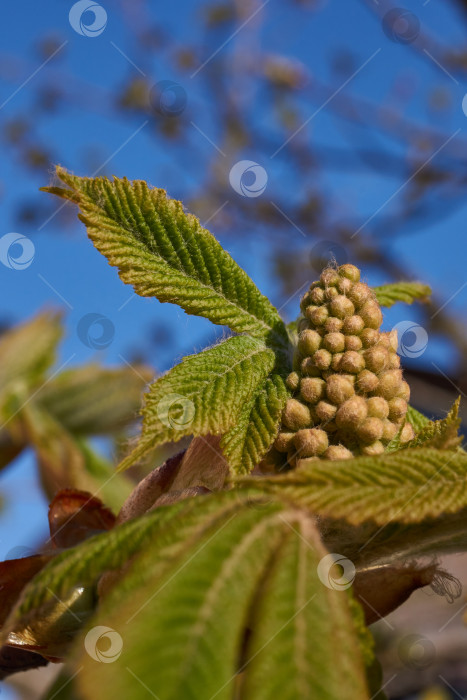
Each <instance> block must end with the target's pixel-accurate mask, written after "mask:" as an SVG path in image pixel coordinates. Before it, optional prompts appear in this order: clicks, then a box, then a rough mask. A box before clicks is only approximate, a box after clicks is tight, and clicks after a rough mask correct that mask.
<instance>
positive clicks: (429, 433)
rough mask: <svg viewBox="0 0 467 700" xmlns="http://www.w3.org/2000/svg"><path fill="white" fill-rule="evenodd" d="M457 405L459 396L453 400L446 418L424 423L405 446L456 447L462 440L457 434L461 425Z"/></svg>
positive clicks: (443, 448)
mask: <svg viewBox="0 0 467 700" xmlns="http://www.w3.org/2000/svg"><path fill="white" fill-rule="evenodd" d="M459 405H460V396H459V397H458V398H457V399H456V401H455V402H454V404H453V406H452V408H451V410H450V411H449V413H448V415H447V416H446V418H442V419H441V420H437V421H428V422H427V423H425V425H424V426H423V427H422V428H421V430H420V431H419V432H418V433H417V435H416V436H415V437H414V439H413V440H411V441H410V443H408V445H407V447H410V448H411V447H421V446H423V447H436V448H437V449H439V450H449V449H455V448H456V447H458V446H459V445H460V443H461V442H462V437H461V436H460V435H459V428H460V425H461V419H460V418H459Z"/></svg>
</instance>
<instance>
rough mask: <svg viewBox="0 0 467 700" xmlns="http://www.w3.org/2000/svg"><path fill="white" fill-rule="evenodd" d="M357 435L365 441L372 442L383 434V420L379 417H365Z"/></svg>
mask: <svg viewBox="0 0 467 700" xmlns="http://www.w3.org/2000/svg"><path fill="white" fill-rule="evenodd" d="M357 435H358V437H359V439H360V440H362V441H363V442H365V443H372V442H375V441H376V440H379V439H380V438H381V437H382V436H383V422H382V421H381V420H380V419H379V418H375V417H374V416H373V417H369V418H365V420H364V421H363V423H361V425H359V426H358V428H357Z"/></svg>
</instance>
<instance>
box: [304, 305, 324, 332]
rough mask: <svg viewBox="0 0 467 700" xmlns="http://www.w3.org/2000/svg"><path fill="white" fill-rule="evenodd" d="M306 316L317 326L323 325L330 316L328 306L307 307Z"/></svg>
mask: <svg viewBox="0 0 467 700" xmlns="http://www.w3.org/2000/svg"><path fill="white" fill-rule="evenodd" d="M305 316H306V317H307V319H308V320H309V321H310V322H311V323H312V324H313V325H314V326H316V327H318V326H322V325H323V324H324V322H325V321H326V319H327V317H328V316H329V312H328V310H327V307H326V306H315V307H310V306H309V307H308V308H307V309H305Z"/></svg>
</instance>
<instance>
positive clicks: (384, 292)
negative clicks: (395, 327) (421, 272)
mask: <svg viewBox="0 0 467 700" xmlns="http://www.w3.org/2000/svg"><path fill="white" fill-rule="evenodd" d="M373 292H374V293H375V295H376V299H377V301H378V304H380V305H381V306H393V305H394V304H395V303H396V302H398V301H402V302H404V303H405V304H412V303H413V302H414V301H415V300H416V299H425V298H427V297H429V296H430V295H431V289H430V287H429V286H428V285H427V284H422V283H421V282H395V283H394V284H383V285H382V286H381V287H373Z"/></svg>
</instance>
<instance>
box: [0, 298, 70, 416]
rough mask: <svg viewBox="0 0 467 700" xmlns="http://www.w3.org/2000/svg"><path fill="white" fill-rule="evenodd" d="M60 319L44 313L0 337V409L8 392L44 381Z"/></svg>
mask: <svg viewBox="0 0 467 700" xmlns="http://www.w3.org/2000/svg"><path fill="white" fill-rule="evenodd" d="M60 318H61V317H60V315H59V314H56V313H50V312H45V313H42V314H39V315H38V316H35V317H34V318H33V319H31V320H30V321H27V322H26V323H23V324H21V325H19V326H16V327H15V328H13V329H12V330H9V331H6V332H5V333H4V334H2V335H1V336H0V408H1V405H2V403H3V401H4V400H5V399H6V398H7V396H8V395H9V394H10V393H15V391H17V390H19V391H23V392H24V391H28V390H30V389H32V388H33V387H35V386H37V385H38V384H39V383H40V382H43V381H44V373H45V371H46V370H47V369H48V368H49V367H50V365H52V364H53V362H54V360H55V351H56V347H57V344H58V341H59V340H60V337H61V335H62V326H61V323H60ZM5 417H6V418H8V416H5Z"/></svg>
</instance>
